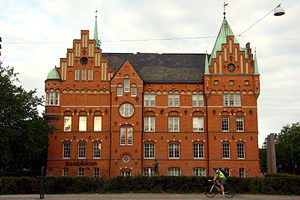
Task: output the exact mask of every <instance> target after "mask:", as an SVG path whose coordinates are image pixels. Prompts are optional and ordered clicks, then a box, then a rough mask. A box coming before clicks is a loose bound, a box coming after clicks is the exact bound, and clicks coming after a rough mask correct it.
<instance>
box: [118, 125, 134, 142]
mask: <svg viewBox="0 0 300 200" xmlns="http://www.w3.org/2000/svg"><path fill="white" fill-rule="evenodd" d="M132 140H133V131H132V127H121V134H120V144H121V145H132V144H133V141H132Z"/></svg>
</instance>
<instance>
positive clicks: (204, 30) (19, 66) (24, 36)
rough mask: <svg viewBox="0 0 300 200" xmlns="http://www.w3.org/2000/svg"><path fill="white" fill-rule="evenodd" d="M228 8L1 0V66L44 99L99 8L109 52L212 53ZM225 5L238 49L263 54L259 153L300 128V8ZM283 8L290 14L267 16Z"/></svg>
mask: <svg viewBox="0 0 300 200" xmlns="http://www.w3.org/2000/svg"><path fill="white" fill-rule="evenodd" d="M223 2H224V1H223V0H210V1H207V0H184V1H183V0H88V1H83V0H0V37H2V43H1V44H2V49H1V54H2V55H1V57H0V60H1V61H3V66H8V65H9V66H13V67H14V68H15V70H16V72H19V78H20V80H21V84H22V85H23V87H24V88H25V89H26V90H27V91H29V90H32V89H35V88H36V89H37V94H38V96H42V95H44V81H45V79H46V77H47V74H48V72H49V71H50V70H51V69H53V68H54V66H55V65H57V66H59V59H60V58H65V57H66V53H67V48H72V41H73V39H80V30H90V38H92V37H93V32H94V25H95V21H94V19H95V10H96V8H97V9H98V33H99V37H100V36H101V40H102V44H101V48H102V50H103V52H122V53H123V52H124V53H136V52H141V53H205V52H206V51H207V52H208V53H209V54H210V53H211V51H212V48H213V45H214V42H215V40H216V36H217V34H218V32H219V29H220V27H221V24H222V20H223V12H224V10H223V7H222V5H223ZM226 3H229V4H228V6H227V7H226V13H227V14H226V19H227V21H228V22H229V25H230V27H231V28H232V30H233V32H234V34H235V35H236V37H237V40H238V41H239V43H240V45H241V46H242V47H245V45H246V43H247V42H250V45H251V47H252V49H253V50H255V49H256V53H257V59H258V67H259V73H260V74H261V76H260V80H261V94H260V96H259V98H258V113H259V116H258V124H259V146H260V147H261V145H262V143H263V142H264V139H265V137H266V136H267V135H268V134H270V133H279V132H280V130H281V129H282V127H283V126H284V125H287V124H291V123H296V122H299V116H300V100H299V99H300V89H299V86H300V78H299V76H300V55H299V54H300V12H299V11H300V1H299V0H284V1H282V0H263V1H262V0H239V1H238V0H235V1H234V0H228V1H226ZM280 3H282V4H281V7H282V8H284V9H285V12H286V14H285V15H283V16H281V17H275V16H274V15H273V12H272V13H270V14H269V15H267V14H268V13H269V12H270V11H272V10H273V9H274V8H275V7H276V6H277V5H279V4H280ZM265 15H267V16H266V17H265V18H263V17H264V16H265ZM261 18H263V19H262V20H261V21H259V20H260V19H261ZM258 21H259V22H258ZM256 22H258V23H257V24H256V25H254V26H253V27H252V28H250V29H249V30H247V29H248V28H249V27H251V26H252V25H253V24H255V23H256ZM245 30H247V31H246V32H245V33H243V32H244V31H245ZM242 33H243V34H242ZM240 34H242V35H241V36H240ZM174 38H179V39H174ZM180 38H181V39H180ZM153 39H158V40H153ZM160 39H162V40H160ZM124 40H127V41H124ZM134 40H139V41H134ZM141 40H147V41H141ZM253 52H254V51H253Z"/></svg>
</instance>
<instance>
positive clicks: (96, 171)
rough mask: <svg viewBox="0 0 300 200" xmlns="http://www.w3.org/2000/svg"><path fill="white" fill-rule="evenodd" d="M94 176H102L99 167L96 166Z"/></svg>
mask: <svg viewBox="0 0 300 200" xmlns="http://www.w3.org/2000/svg"><path fill="white" fill-rule="evenodd" d="M93 177H100V169H99V168H94V173H93Z"/></svg>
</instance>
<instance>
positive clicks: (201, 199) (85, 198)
mask: <svg viewBox="0 0 300 200" xmlns="http://www.w3.org/2000/svg"><path fill="white" fill-rule="evenodd" d="M0 199H5V200H38V199H40V195H38V194H28V195H1V196H0ZM44 199H45V200H52V199H55V200H73V199H74V200H96V199H97V200H98V199H105V200H109V199H111V200H119V199H120V200H123V199H127V200H138V199H141V200H156V199H159V200H170V199H181V200H184V199H188V200H191V199H198V200H207V199H209V198H207V197H206V196H205V195H204V194H45V196H44ZM213 199H215V200H218V199H227V198H226V197H221V196H220V195H216V196H215V197H214V198H213ZM232 199H243V200H248V199H249V200H279V199H282V200H294V199H295V200H296V199H297V200H299V199H300V196H274V195H235V196H234V197H233V198H232Z"/></svg>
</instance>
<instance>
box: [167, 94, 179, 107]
mask: <svg viewBox="0 0 300 200" xmlns="http://www.w3.org/2000/svg"><path fill="white" fill-rule="evenodd" d="M168 99H169V107H179V94H169V97H168Z"/></svg>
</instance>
